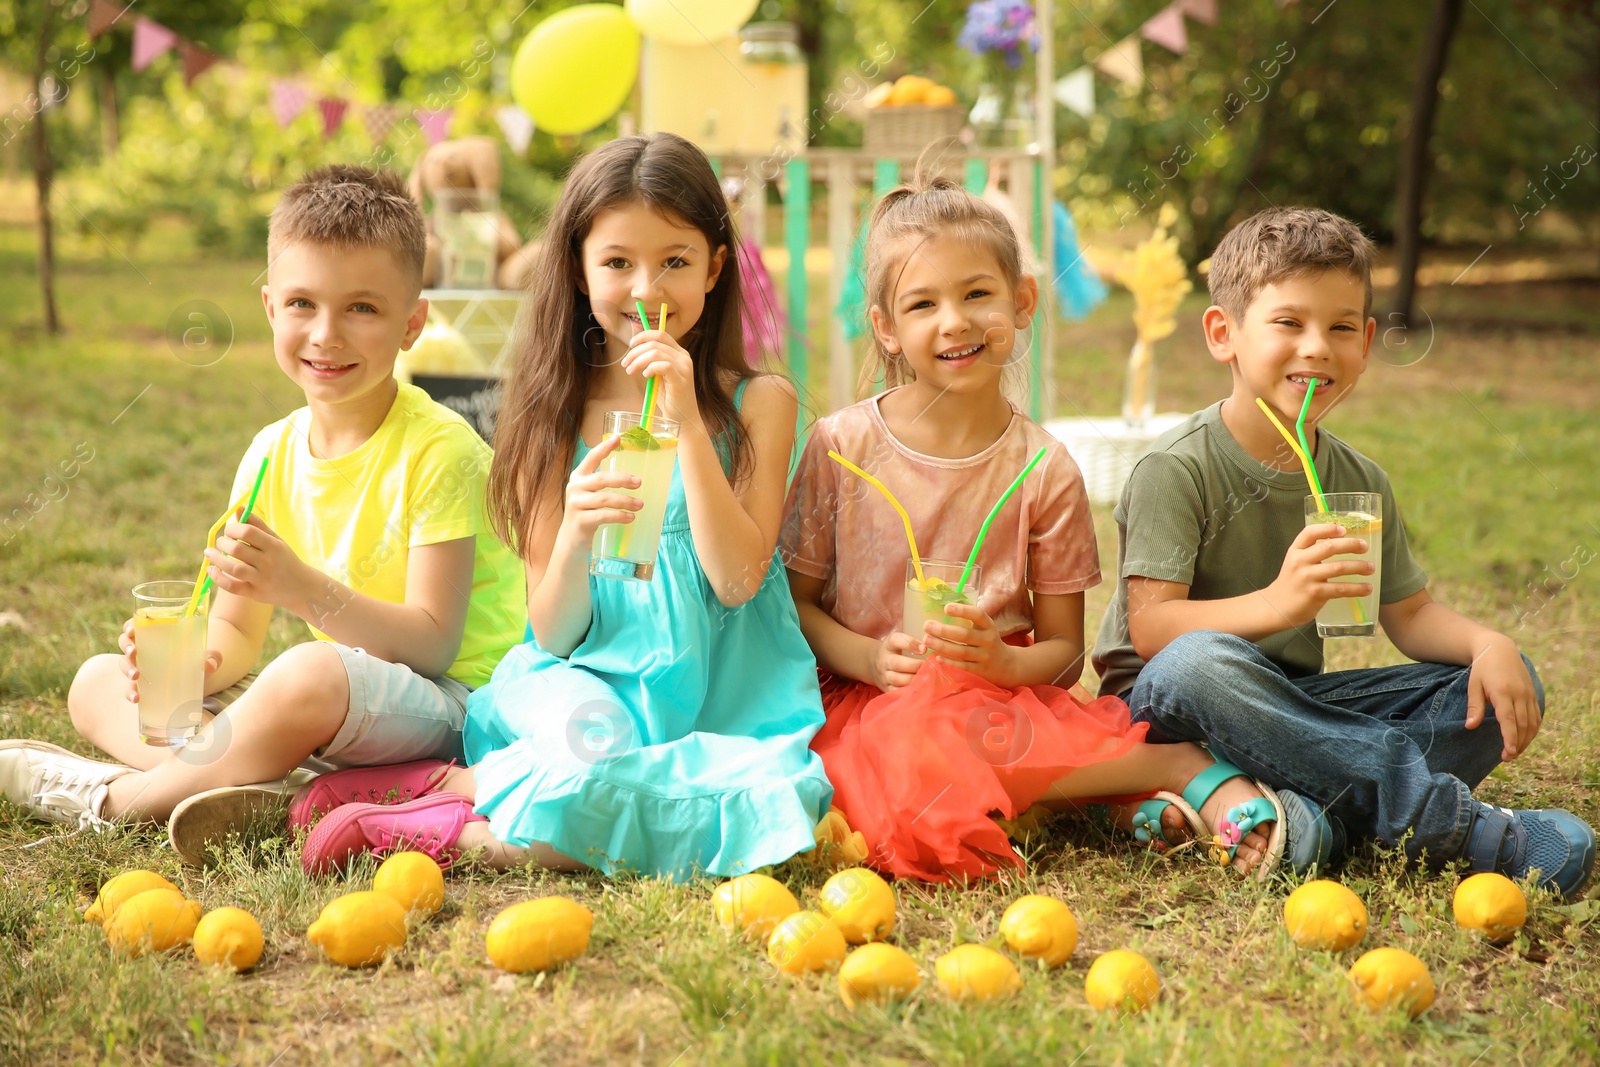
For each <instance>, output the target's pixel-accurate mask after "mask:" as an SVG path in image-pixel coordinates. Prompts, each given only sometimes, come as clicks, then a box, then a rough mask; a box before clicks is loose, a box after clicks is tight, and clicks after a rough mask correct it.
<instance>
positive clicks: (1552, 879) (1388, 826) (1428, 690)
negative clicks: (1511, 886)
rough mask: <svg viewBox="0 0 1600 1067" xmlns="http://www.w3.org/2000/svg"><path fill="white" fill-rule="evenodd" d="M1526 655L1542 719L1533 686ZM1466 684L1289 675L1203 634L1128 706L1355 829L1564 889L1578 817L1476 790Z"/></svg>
mask: <svg viewBox="0 0 1600 1067" xmlns="http://www.w3.org/2000/svg"><path fill="white" fill-rule="evenodd" d="M1523 661H1524V663H1525V664H1526V665H1527V667H1528V673H1529V675H1530V677H1532V679H1533V682H1534V687H1535V690H1536V692H1537V693H1538V697H1539V709H1540V713H1541V714H1542V713H1543V710H1544V689H1543V687H1542V686H1541V685H1540V684H1539V680H1538V675H1537V674H1536V673H1535V671H1534V668H1533V664H1532V663H1531V662H1529V661H1528V660H1527V657H1523ZM1467 685H1468V669H1467V668H1465V667H1456V666H1449V665H1443V664H1432V663H1410V664H1403V665H1400V666H1394V667H1377V668H1370V669H1364V670H1355V671H1338V672H1334V673H1330V674H1319V675H1313V676H1310V677H1306V678H1298V679H1290V678H1289V677H1288V676H1286V675H1285V674H1284V673H1283V671H1282V670H1280V669H1279V668H1278V667H1277V666H1276V665H1275V664H1274V663H1272V662H1271V661H1270V660H1268V659H1267V658H1266V656H1265V655H1264V654H1263V653H1262V652H1261V650H1260V648H1259V647H1258V646H1256V645H1255V644H1254V643H1253V642H1250V641H1246V640H1244V639H1243V638H1240V637H1235V636H1233V635H1231V634H1222V633H1215V632H1209V631H1200V632H1195V633H1190V634H1185V635H1184V636H1182V637H1180V638H1178V639H1177V640H1175V641H1173V642H1172V643H1171V644H1169V645H1168V646H1167V647H1166V648H1165V649H1163V650H1162V651H1161V652H1160V653H1159V654H1158V655H1157V656H1155V657H1154V658H1153V659H1151V660H1150V662H1148V663H1147V664H1145V666H1144V669H1143V670H1142V671H1140V673H1139V679H1138V681H1137V682H1136V683H1135V685H1134V687H1133V691H1132V692H1131V693H1130V694H1129V695H1128V705H1129V707H1130V709H1131V711H1132V713H1133V719H1134V721H1135V722H1148V723H1150V724H1151V727H1152V730H1151V732H1152V735H1153V736H1156V737H1159V738H1161V739H1164V740H1173V741H1177V740H1184V741H1190V740H1193V741H1205V742H1206V743H1208V744H1209V745H1210V747H1211V749H1212V751H1213V752H1214V753H1215V754H1216V755H1217V756H1218V758H1220V759H1226V760H1228V761H1229V762H1232V763H1234V764H1237V765H1238V766H1239V767H1241V768H1243V769H1244V770H1245V771H1247V772H1249V773H1250V774H1252V775H1255V776H1256V777H1258V778H1260V779H1261V780H1262V781H1264V782H1266V783H1267V784H1269V785H1272V786H1286V787H1288V788H1291V789H1294V790H1296V791H1297V792H1299V793H1301V794H1303V795H1304V796H1305V797H1306V798H1307V799H1309V800H1311V801H1313V802H1315V803H1316V804H1318V805H1320V806H1321V807H1322V808H1323V809H1324V810H1325V811H1326V812H1327V814H1328V815H1329V817H1330V818H1336V819H1339V820H1341V821H1342V822H1343V823H1344V824H1345V826H1346V827H1348V829H1349V831H1350V832H1351V833H1352V834H1354V835H1356V836H1360V837H1376V838H1377V839H1379V840H1380V841H1383V842H1384V843H1385V844H1387V845H1389V846H1391V847H1392V846H1395V845H1398V844H1401V843H1402V841H1403V842H1404V847H1405V850H1406V854H1407V855H1408V856H1410V857H1411V858H1413V859H1418V858H1421V857H1422V856H1423V854H1424V853H1426V855H1427V856H1428V857H1429V858H1431V859H1432V861H1434V862H1435V863H1445V862H1449V861H1451V860H1455V859H1458V858H1459V859H1466V860H1468V861H1469V863H1470V864H1471V865H1472V866H1473V868H1474V869H1485V870H1487V869H1499V870H1503V871H1505V872H1506V873H1510V874H1512V875H1513V876H1514V877H1521V876H1522V875H1523V874H1525V873H1526V872H1527V870H1528V869H1529V868H1531V867H1534V866H1537V867H1539V868H1540V869H1541V871H1542V873H1543V877H1542V878H1541V881H1543V882H1546V883H1550V884H1553V885H1555V886H1556V888H1557V889H1558V890H1559V891H1561V892H1562V893H1571V892H1573V891H1575V890H1576V889H1577V888H1578V887H1579V886H1581V885H1582V883H1583V881H1584V880H1586V879H1587V877H1588V873H1589V870H1590V869H1591V867H1592V866H1593V861H1594V834H1593V832H1592V831H1591V830H1589V828H1588V827H1587V826H1585V825H1584V824H1583V823H1582V822H1581V821H1580V820H1578V819H1576V818H1574V817H1573V816H1571V815H1570V814H1568V813H1566V812H1561V811H1549V812H1520V813H1515V814H1512V813H1508V812H1506V810H1505V809H1500V808H1494V807H1490V806H1489V805H1485V804H1482V803H1480V802H1479V801H1477V800H1475V799H1473V797H1472V788H1473V787H1474V786H1476V785H1477V784H1478V783H1479V782H1481V781H1482V780H1483V779H1484V778H1485V777H1487V776H1488V774H1489V772H1490V771H1491V770H1493V769H1494V768H1495V766H1497V765H1498V764H1499V762H1500V755H1501V749H1502V739H1501V736H1500V727H1499V723H1498V721H1497V720H1496V719H1495V717H1494V715H1493V709H1489V712H1488V713H1487V714H1486V715H1485V717H1484V719H1483V722H1482V723H1480V724H1479V725H1478V726H1477V727H1476V728H1475V729H1468V728H1467V726H1466V713H1467ZM1408 831H1409V834H1410V836H1409V837H1408V836H1407V833H1408Z"/></svg>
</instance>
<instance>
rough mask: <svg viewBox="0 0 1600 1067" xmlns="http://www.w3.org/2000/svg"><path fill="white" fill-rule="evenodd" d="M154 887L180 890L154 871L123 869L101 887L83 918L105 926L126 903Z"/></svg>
mask: <svg viewBox="0 0 1600 1067" xmlns="http://www.w3.org/2000/svg"><path fill="white" fill-rule="evenodd" d="M152 889H170V890H172V891H173V892H174V893H176V892H178V891H179V890H178V887H177V886H175V885H173V884H172V883H171V882H169V881H167V880H166V879H165V878H163V877H161V876H160V875H159V874H157V873H156V872H154V871H123V872H122V873H121V874H119V875H117V876H116V877H115V878H112V879H111V880H110V881H108V882H106V884H105V885H103V886H101V887H100V892H99V894H98V895H96V896H95V898H94V903H93V904H90V905H89V910H88V911H86V912H84V913H83V919H84V921H85V922H91V923H95V924H97V925H100V926H104V925H105V921H106V920H107V919H109V918H110V917H111V916H113V915H115V914H116V913H117V909H118V908H120V907H122V905H123V904H124V903H126V902H127V901H128V900H131V899H132V898H133V897H136V896H138V895H139V894H140V893H147V892H149V891H150V890H152Z"/></svg>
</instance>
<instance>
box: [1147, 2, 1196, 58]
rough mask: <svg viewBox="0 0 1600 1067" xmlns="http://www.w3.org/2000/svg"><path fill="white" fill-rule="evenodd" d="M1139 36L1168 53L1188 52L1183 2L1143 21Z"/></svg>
mask: <svg viewBox="0 0 1600 1067" xmlns="http://www.w3.org/2000/svg"><path fill="white" fill-rule="evenodd" d="M1139 35H1140V36H1141V37H1143V38H1144V39H1145V40H1147V41H1154V42H1155V43H1156V44H1158V45H1160V46H1161V47H1162V48H1165V49H1166V50H1167V51H1169V52H1176V53H1177V54H1178V55H1180V56H1181V55H1183V54H1184V53H1185V52H1187V51H1188V50H1189V29H1188V27H1187V26H1185V25H1184V24H1183V0H1173V2H1172V3H1170V4H1168V5H1167V6H1166V7H1164V8H1162V9H1161V10H1160V11H1158V12H1156V13H1155V14H1154V15H1152V16H1150V18H1148V19H1146V20H1145V24H1144V25H1143V26H1140V27H1139Z"/></svg>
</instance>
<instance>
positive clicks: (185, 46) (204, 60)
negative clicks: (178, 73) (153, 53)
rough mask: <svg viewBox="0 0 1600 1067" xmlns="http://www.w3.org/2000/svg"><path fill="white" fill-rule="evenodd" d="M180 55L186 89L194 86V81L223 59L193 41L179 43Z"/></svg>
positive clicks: (180, 41)
mask: <svg viewBox="0 0 1600 1067" xmlns="http://www.w3.org/2000/svg"><path fill="white" fill-rule="evenodd" d="M178 54H179V55H181V56H182V57H183V84H184V86H185V87H187V86H190V85H193V84H194V80H195V79H196V78H198V77H200V75H202V74H204V73H205V72H206V71H208V70H210V69H211V68H212V66H213V65H215V64H216V63H217V62H218V61H220V60H221V59H222V57H221V56H219V55H217V54H216V53H215V52H213V51H211V49H209V48H204V47H202V46H200V45H197V44H195V43H194V42H193V41H185V40H182V39H180V40H179V41H178Z"/></svg>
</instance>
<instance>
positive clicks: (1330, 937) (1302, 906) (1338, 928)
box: [1283, 878, 1367, 952]
mask: <svg viewBox="0 0 1600 1067" xmlns="http://www.w3.org/2000/svg"><path fill="white" fill-rule="evenodd" d="M1283 922H1284V925H1285V926H1287V927H1288V928H1289V936H1290V937H1292V938H1294V939H1295V941H1296V942H1297V943H1298V944H1299V945H1300V946H1301V947H1302V948H1320V949H1326V950H1328V951H1329V952H1343V951H1344V950H1345V949H1347V948H1349V947H1350V946H1351V945H1355V944H1359V943H1360V941H1361V939H1362V938H1363V937H1366V936H1367V906H1366V905H1365V904H1363V903H1361V898H1360V897H1358V896H1356V895H1355V894H1354V893H1353V892H1351V891H1350V889H1349V888H1348V887H1347V886H1344V885H1342V884H1340V883H1339V882H1334V881H1330V880H1328V879H1326V878H1318V879H1317V880H1316V881H1313V882H1307V883H1306V884H1305V885H1303V886H1301V887H1300V888H1299V889H1296V890H1295V891H1294V892H1293V893H1290V894H1289V899H1288V900H1286V901H1284V902H1283Z"/></svg>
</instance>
